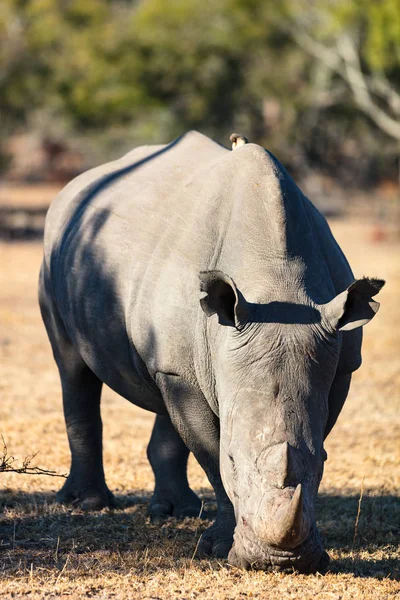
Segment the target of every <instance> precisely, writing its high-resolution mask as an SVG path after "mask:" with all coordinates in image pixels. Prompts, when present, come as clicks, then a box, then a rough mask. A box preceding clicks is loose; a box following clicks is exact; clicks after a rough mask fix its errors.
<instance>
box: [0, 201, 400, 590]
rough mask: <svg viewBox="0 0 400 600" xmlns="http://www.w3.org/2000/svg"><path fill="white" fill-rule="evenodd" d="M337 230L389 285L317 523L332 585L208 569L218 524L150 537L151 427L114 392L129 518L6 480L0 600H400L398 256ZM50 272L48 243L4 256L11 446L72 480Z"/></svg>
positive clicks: (114, 424)
mask: <svg viewBox="0 0 400 600" xmlns="http://www.w3.org/2000/svg"><path fill="white" fill-rule="evenodd" d="M33 202H34V203H35V202H37V200H34V201H33ZM39 205H40V202H39ZM331 226H332V228H333V231H334V233H335V235H336V237H337V239H338V241H339V243H340V244H341V245H342V247H343V248H344V250H345V252H346V254H347V255H348V257H349V259H350V261H351V263H352V266H353V269H354V271H355V273H356V275H357V276H361V275H363V274H369V275H376V276H379V277H384V278H386V279H387V285H386V287H385V288H384V290H383V291H382V292H381V294H380V296H379V300H380V301H381V310H380V312H379V315H378V316H377V318H376V319H375V320H374V321H373V322H372V323H370V324H369V325H368V326H367V327H366V328H365V342H364V364H363V366H362V368H361V370H360V371H359V372H357V373H356V374H355V376H354V379H353V385H352V389H351V393H350V396H349V398H348V401H347V404H346V406H345V409H344V410H343V413H342V415H341V417H340V419H339V421H338V423H337V425H336V427H335V429H334V430H333V433H332V434H331V436H330V437H329V439H328V440H327V443H326V447H327V451H328V455H329V460H328V462H327V465H326V471H325V476H324V480H323V483H322V485H321V490H320V497H319V500H318V506H317V510H318V513H317V516H318V523H319V527H320V530H321V532H322V534H323V537H324V540H325V546H326V549H327V550H328V552H329V554H330V555H331V558H332V562H331V566H330V571H329V572H328V574H327V575H325V576H321V575H315V576H299V575H295V574H293V575H281V574H273V573H272V574H265V573H261V572H244V571H240V570H238V569H234V568H231V567H229V566H228V565H227V564H226V562H224V561H220V560H198V559H197V558H195V557H194V552H195V548H196V544H197V541H198V538H199V536H200V535H201V532H202V531H203V530H204V528H205V527H206V526H207V524H208V523H207V521H200V520H197V519H186V520H184V521H181V522H175V521H173V520H170V521H168V522H166V523H165V524H164V525H162V526H161V525H152V524H150V523H149V522H148V521H147V519H146V506H147V502H148V499H149V496H150V493H151V489H152V484H153V479H152V473H151V470H150V467H149V465H148V463H147V459H146V453H145V451H146V445H147V441H148V439H149V435H150V430H151V427H152V421H153V417H152V415H151V414H147V413H145V412H144V411H141V410H140V409H137V408H135V407H133V406H131V405H129V403H128V402H126V401H125V400H123V399H121V398H119V397H117V396H116V395H115V394H113V393H112V392H111V391H110V390H108V389H105V391H104V394H103V405H102V406H103V421H104V452H105V468H106V476H107V482H108V485H109V486H110V488H111V489H112V490H113V491H114V492H115V494H116V496H117V499H118V501H119V505H120V508H119V509H118V510H114V511H108V510H104V511H102V512H100V513H88V514H84V513H82V512H80V511H79V510H76V509H73V508H70V507H64V506H59V505H56V504H55V503H54V494H55V491H56V490H57V489H58V487H59V486H61V484H62V481H63V480H62V479H58V478H53V477H45V476H36V475H35V476H34V475H17V474H13V473H7V474H1V475H0V477H1V486H2V495H1V501H0V505H1V515H0V597H1V598H22V597H25V596H28V595H29V598H51V597H53V598H55V597H57V598H59V597H68V598H84V597H92V598H117V599H123V598H149V599H150V598H153V599H157V598H159V599H175V598H179V599H192V598H201V599H203V598H204V599H211V598H212V599H213V600H219V599H225V598H232V599H233V598H243V599H245V598H268V599H271V600H275V599H276V600H278V599H279V600H286V599H288V598H292V599H305V598H315V599H332V600H350V599H353V598H354V599H361V598H380V599H383V598H386V599H389V598H395V597H398V598H399V599H400V399H399V397H400V341H399V338H400V332H399V329H398V327H399V316H400V310H399V298H400V261H399V257H400V242H399V241H396V240H395V239H393V238H390V237H389V238H386V237H385V235H382V231H380V233H379V236H377V235H376V228H375V225H374V224H373V223H371V222H370V221H369V222H368V221H366V222H359V221H355V220H354V218H353V217H352V218H351V219H348V220H346V221H345V220H343V219H342V220H336V221H332V222H331ZM40 260H41V245H40V242H39V241H30V242H23V241H18V242H12V243H11V242H0V265H1V268H0V323H1V329H0V353H1V354H0V361H1V362H0V368H1V372H0V389H1V407H0V415H1V421H0V423H1V425H0V432H1V433H2V434H3V435H4V438H5V440H6V442H7V444H8V447H9V450H10V452H11V453H12V454H13V455H14V456H15V457H16V458H17V459H18V460H17V463H18V464H20V462H21V461H22V459H23V458H24V457H25V456H26V455H29V454H33V453H35V452H39V454H38V455H37V457H36V458H35V459H34V461H33V462H34V464H36V465H38V466H40V467H43V468H47V469H54V470H56V471H57V472H58V473H60V474H63V473H66V472H67V471H68V467H69V451H68V444H67V438H66V434H65V429H64V423H63V415H62V409H61V398H60V388H59V381H58V376H57V372H56V369H55V365H54V364H53V360H52V356H51V352H50V347H49V344H48V341H47V338H46V334H45V331H44V328H43V326H42V323H41V320H40V316H39V310H38V306H37V301H36V280H37V273H38V269H39V265H40ZM190 480H191V484H192V487H193V488H194V489H195V490H196V491H197V492H198V493H199V494H200V496H201V497H202V498H203V499H204V501H205V502H206V509H208V511H209V514H211V516H212V514H213V511H215V505H214V503H213V496H212V493H211V491H210V487H209V484H208V482H207V480H206V477H205V475H204V474H203V472H202V471H201V469H200V468H199V467H198V466H197V464H196V463H195V461H194V460H192V459H191V461H190ZM360 494H361V496H362V497H361V498H360ZM358 508H359V519H358V524H357V526H356V517H357V511H358ZM355 534H356V535H355Z"/></svg>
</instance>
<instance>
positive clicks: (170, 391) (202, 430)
mask: <svg viewBox="0 0 400 600" xmlns="http://www.w3.org/2000/svg"><path fill="white" fill-rule="evenodd" d="M156 381H157V385H158V386H159V388H160V390H161V392H162V394H163V398H164V402H165V405H166V407H167V410H168V412H169V415H170V417H171V421H172V423H173V425H174V427H175V428H176V430H177V431H178V432H179V435H180V436H181V438H182V439H183V441H184V442H185V444H186V446H187V447H188V448H189V450H190V451H191V452H193V454H194V455H195V457H196V459H197V460H198V462H199V464H200V466H201V467H202V468H203V469H204V471H205V472H206V475H207V477H208V479H209V481H210V483H211V485H212V486H213V488H214V492H215V496H216V500H217V518H216V520H215V522H214V523H213V525H211V527H209V528H208V529H207V530H206V531H205V532H204V533H203V535H202V538H201V542H200V544H199V548H198V551H199V553H204V554H212V555H214V556H218V557H221V558H226V557H227V556H228V552H229V550H230V548H231V546H232V543H233V532H234V529H235V524H236V523H235V515H234V511H233V506H232V503H231V501H230V500H229V498H228V496H227V495H226V492H225V490H224V486H223V484H222V481H221V475H220V470H219V419H218V417H217V416H216V415H215V414H214V413H213V411H212V410H211V408H210V407H209V405H208V403H207V401H206V399H205V398H204V396H203V394H202V393H201V391H200V390H198V389H197V388H196V387H194V386H192V385H190V384H188V383H187V382H185V381H183V380H182V378H181V377H179V376H176V375H171V374H168V375H167V374H164V373H158V374H157V376H156Z"/></svg>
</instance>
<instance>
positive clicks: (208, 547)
mask: <svg viewBox="0 0 400 600" xmlns="http://www.w3.org/2000/svg"><path fill="white" fill-rule="evenodd" d="M232 544H233V532H232V531H231V528H229V527H228V528H226V527H224V528H221V526H220V525H218V523H217V522H215V523H214V524H213V525H211V527H209V528H208V529H206V530H205V532H204V533H203V535H202V536H201V540H200V543H199V547H198V550H197V555H198V556H199V557H201V556H215V557H216V558H227V557H228V554H229V550H230V549H231V547H232Z"/></svg>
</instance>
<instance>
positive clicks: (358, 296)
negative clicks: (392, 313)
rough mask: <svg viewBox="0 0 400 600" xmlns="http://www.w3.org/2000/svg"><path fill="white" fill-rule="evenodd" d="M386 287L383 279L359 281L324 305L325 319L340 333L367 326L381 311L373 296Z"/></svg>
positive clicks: (365, 278)
mask: <svg viewBox="0 0 400 600" xmlns="http://www.w3.org/2000/svg"><path fill="white" fill-rule="evenodd" d="M384 285H385V282H384V281H383V279H369V278H367V277H364V279H357V280H356V281H354V283H352V284H351V286H350V287H348V288H347V290H345V291H344V292H342V293H341V294H339V295H338V296H336V297H335V298H334V299H333V300H331V301H330V302H328V304H324V305H323V313H324V315H325V319H326V320H327V321H328V322H329V323H330V325H331V326H332V327H333V328H334V329H338V330H339V331H351V330H352V329H355V328H356V327H361V326H362V325H366V324H367V323H369V321H370V320H371V319H372V318H373V317H374V316H375V314H376V313H377V312H378V309H379V302H376V301H375V300H372V296H376V294H378V292H380V290H381V289H382V288H383V286H384Z"/></svg>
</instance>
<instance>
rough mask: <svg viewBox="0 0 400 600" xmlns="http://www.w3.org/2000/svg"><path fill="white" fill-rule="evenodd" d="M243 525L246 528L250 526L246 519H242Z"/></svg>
mask: <svg viewBox="0 0 400 600" xmlns="http://www.w3.org/2000/svg"><path fill="white" fill-rule="evenodd" d="M242 523H243V525H244V526H245V527H247V526H248V522H247V521H246V519H245V518H244V517H242Z"/></svg>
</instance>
